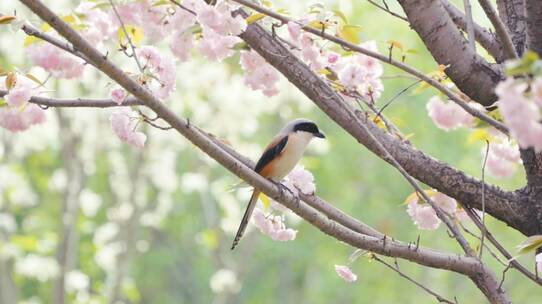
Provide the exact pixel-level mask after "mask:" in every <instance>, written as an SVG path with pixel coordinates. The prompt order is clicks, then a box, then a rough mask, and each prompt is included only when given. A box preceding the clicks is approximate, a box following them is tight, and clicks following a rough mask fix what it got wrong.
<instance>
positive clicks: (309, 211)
mask: <svg viewBox="0 0 542 304" xmlns="http://www.w3.org/2000/svg"><path fill="white" fill-rule="evenodd" d="M21 2H22V3H24V4H25V5H26V6H27V7H29V8H30V9H31V10H32V11H33V12H34V13H35V14H37V15H38V16H40V17H41V18H42V19H43V20H44V21H46V22H47V23H49V24H50V25H51V26H52V27H53V28H55V29H56V30H57V31H58V32H59V33H60V34H61V35H62V36H64V37H65V38H66V39H67V40H68V41H70V42H71V43H72V44H73V45H74V46H76V47H77V49H78V50H80V51H81V52H82V53H84V54H85V55H86V56H88V58H89V60H90V63H92V64H93V65H94V66H96V67H97V68H98V69H99V70H100V71H102V72H104V73H105V74H106V75H108V76H109V77H111V79H113V80H114V81H115V82H117V83H118V84H119V85H121V86H122V87H123V88H125V89H126V90H128V91H129V92H130V93H132V94H133V95H134V96H136V97H137V98H139V99H140V100H142V101H143V102H144V104H145V105H146V106H148V107H149V108H151V109H152V110H153V111H154V112H155V113H156V114H157V115H158V116H159V117H161V118H162V119H164V120H165V121H166V122H168V123H169V124H170V125H171V126H173V127H174V128H175V129H176V130H177V131H178V132H179V133H181V134H182V135H183V136H185V137H186V138H187V139H189V140H190V141H191V142H192V143H193V144H195V145H196V146H198V147H199V148H200V149H201V150H202V151H204V152H205V153H207V154H208V155H209V156H211V157H212V158H214V159H215V160H216V161H218V162H219V163H220V164H221V165H222V166H224V167H225V168H226V169H228V170H229V171H231V172H232V173H234V174H235V175H237V176H238V177H240V178H242V179H243V180H245V181H247V182H248V183H249V184H251V185H253V186H254V187H257V188H258V189H261V190H262V191H263V192H264V193H266V194H267V195H268V196H270V197H271V198H273V199H275V200H277V201H279V202H281V203H282V204H284V205H285V206H286V207H288V208H290V209H291V210H293V211H294V212H295V213H296V214H298V215H300V216H301V217H302V218H304V219H305V220H307V221H308V222H310V223H312V224H313V225H314V226H315V227H317V228H318V229H320V230H321V231H323V232H324V233H326V234H328V235H331V236H333V237H335V238H337V239H339V240H341V241H344V242H346V243H348V244H351V245H353V246H355V247H358V248H361V249H365V250H369V251H373V252H375V253H378V254H382V255H386V256H396V257H400V258H405V259H409V260H411V261H414V262H419V263H421V264H422V265H425V266H430V267H436V268H441V269H447V270H452V271H455V272H458V273H462V274H466V275H468V276H469V277H472V278H475V277H478V276H479V275H480V274H481V273H484V275H487V274H488V273H489V270H488V269H487V268H485V266H484V265H483V264H481V263H480V262H479V261H478V260H477V259H475V258H470V257H463V256H459V255H449V254H444V253H441V252H438V251H433V250H428V249H423V248H418V249H416V248H414V246H409V245H405V244H402V243H399V242H396V241H393V240H390V239H387V238H382V239H380V238H376V237H371V236H367V235H363V234H360V233H357V232H355V231H352V230H350V229H348V228H346V227H344V226H342V225H340V224H337V223H336V222H334V221H331V220H329V219H328V218H326V217H324V216H322V215H321V214H320V213H319V212H317V211H316V210H315V209H314V208H312V207H310V206H308V205H306V204H305V203H303V202H301V201H300V200H299V198H297V197H295V196H294V195H293V194H292V193H290V192H288V191H285V190H284V189H283V186H280V185H277V184H275V183H273V182H271V181H269V180H267V179H265V178H263V177H262V176H260V175H259V174H257V173H256V172H254V171H253V170H252V169H251V168H249V167H247V166H245V165H244V164H243V163H242V162H240V161H239V160H237V159H236V158H235V157H233V156H232V155H231V154H229V153H227V152H226V151H224V150H223V149H221V148H220V146H218V145H216V144H215V143H214V141H213V140H212V139H210V138H209V137H207V135H206V134H204V133H202V132H201V131H200V130H199V129H198V128H196V127H193V125H191V124H190V123H189V122H188V121H186V120H184V119H182V118H180V117H178V116H176V115H175V114H174V113H173V112H171V111H170V110H169V109H168V108H167V107H166V106H165V105H164V104H163V103H162V102H160V101H159V100H158V99H156V98H155V97H154V96H153V95H152V94H151V93H150V92H149V91H147V90H146V89H145V88H143V87H142V86H141V85H140V84H138V83H137V82H136V81H134V80H133V79H131V78H130V77H129V76H128V75H127V74H125V73H123V72H122V71H121V70H119V69H118V68H117V67H116V66H115V65H113V63H111V62H110V61H109V60H108V59H107V58H106V57H105V56H103V55H101V54H100V53H99V52H98V51H97V50H96V49H94V48H93V47H92V46H91V45H90V44H89V43H88V42H86V41H85V40H84V39H83V38H82V37H81V36H80V35H79V34H77V32H75V31H74V30H73V29H72V28H70V26H69V25H68V24H66V23H65V22H64V21H62V20H61V19H60V18H59V17H58V16H56V15H55V14H54V13H53V12H52V11H50V10H49V9H48V8H47V7H46V6H44V5H43V4H42V3H41V2H39V1H36V0H21Z"/></svg>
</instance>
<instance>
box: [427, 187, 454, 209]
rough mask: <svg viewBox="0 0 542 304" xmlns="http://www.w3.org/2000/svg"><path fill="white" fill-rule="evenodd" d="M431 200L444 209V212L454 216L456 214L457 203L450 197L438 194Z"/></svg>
mask: <svg viewBox="0 0 542 304" xmlns="http://www.w3.org/2000/svg"><path fill="white" fill-rule="evenodd" d="M431 198H432V199H433V201H434V202H435V203H436V204H437V205H438V206H439V207H440V208H441V209H442V211H444V212H447V213H448V214H454V213H455V212H456V210H457V201H456V200H455V199H453V198H451V197H449V196H448V195H446V194H444V193H440V192H436V193H435V194H433V196H432V197H431Z"/></svg>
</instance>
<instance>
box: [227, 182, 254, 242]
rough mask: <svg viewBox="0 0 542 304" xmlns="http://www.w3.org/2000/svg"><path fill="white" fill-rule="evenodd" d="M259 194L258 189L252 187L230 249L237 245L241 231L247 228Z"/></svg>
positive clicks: (241, 234) (243, 231)
mask: <svg viewBox="0 0 542 304" xmlns="http://www.w3.org/2000/svg"><path fill="white" fill-rule="evenodd" d="M259 196H260V190H256V189H254V192H252V196H251V197H250V201H249V202H248V206H247V210H246V211H245V214H244V215H243V219H242V220H241V224H240V225H239V229H238V230H237V234H236V235H235V239H233V244H231V249H232V250H233V249H234V248H235V246H237V244H239V241H240V240H241V237H243V233H245V229H247V225H248V221H249V220H250V216H251V215H252V211H254V207H256V203H257V202H258V197H259Z"/></svg>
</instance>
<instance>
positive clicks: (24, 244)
mask: <svg viewBox="0 0 542 304" xmlns="http://www.w3.org/2000/svg"><path fill="white" fill-rule="evenodd" d="M10 242H11V243H12V244H13V245H15V246H17V247H19V248H21V249H22V250H25V251H34V250H36V249H37V248H38V239H37V238H36V237H35V236H31V235H16V234H15V235H12V236H11V238H10Z"/></svg>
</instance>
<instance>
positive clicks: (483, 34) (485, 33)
mask: <svg viewBox="0 0 542 304" xmlns="http://www.w3.org/2000/svg"><path fill="white" fill-rule="evenodd" d="M441 1H442V5H443V6H444V8H445V9H446V11H447V12H448V15H450V18H452V21H453V22H454V23H455V24H456V25H457V26H458V27H459V28H460V29H461V30H462V31H464V32H466V31H467V19H466V17H465V15H464V14H463V13H462V12H461V11H460V10H459V9H458V8H457V7H455V5H453V4H452V3H450V2H449V1H448V0H441ZM474 35H475V38H476V41H478V43H480V45H481V46H482V47H483V48H484V49H486V50H487V52H488V53H489V54H490V55H491V56H493V58H495V61H497V62H502V61H503V60H504V53H503V49H502V46H501V45H500V44H499V41H498V40H497V38H496V37H495V35H493V33H491V32H490V31H489V30H488V29H486V28H484V27H482V26H480V25H479V24H477V23H474Z"/></svg>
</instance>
